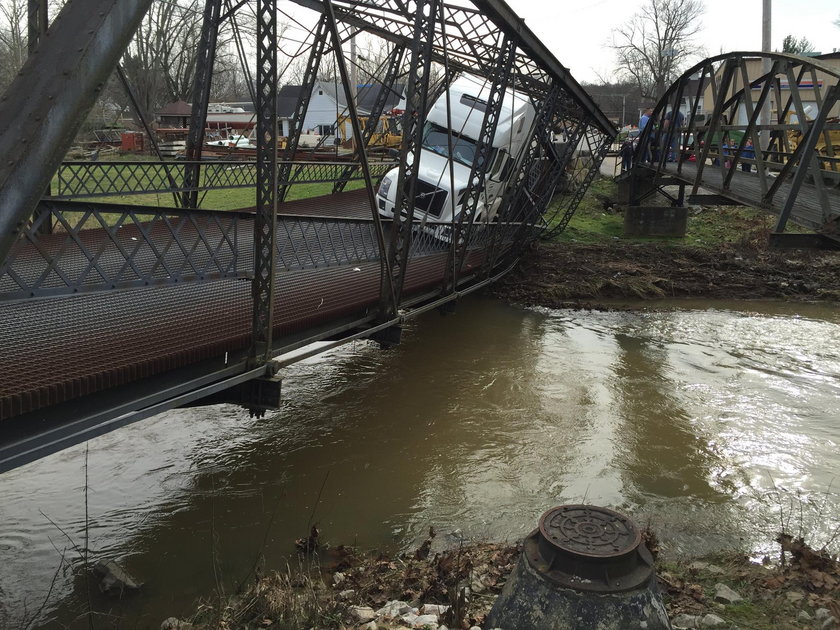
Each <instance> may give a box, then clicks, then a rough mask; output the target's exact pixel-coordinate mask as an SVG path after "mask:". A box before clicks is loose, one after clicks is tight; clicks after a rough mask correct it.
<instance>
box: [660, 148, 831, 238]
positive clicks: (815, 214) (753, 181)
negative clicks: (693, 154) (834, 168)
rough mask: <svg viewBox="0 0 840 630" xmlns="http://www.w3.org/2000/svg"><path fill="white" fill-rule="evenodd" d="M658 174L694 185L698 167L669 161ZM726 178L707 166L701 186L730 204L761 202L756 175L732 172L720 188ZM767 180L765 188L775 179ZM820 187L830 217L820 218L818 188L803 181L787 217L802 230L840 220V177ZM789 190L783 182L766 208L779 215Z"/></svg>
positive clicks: (717, 168) (787, 182) (720, 171)
mask: <svg viewBox="0 0 840 630" xmlns="http://www.w3.org/2000/svg"><path fill="white" fill-rule="evenodd" d="M661 173H663V174H666V175H669V176H671V177H675V178H677V179H680V180H682V181H684V182H686V183H688V184H693V183H694V179H695V177H696V176H697V164H696V163H695V162H683V163H682V164H681V165H680V168H679V170H678V169H677V163H675V162H668V163H666V164H665V165H664V169H663V170H662V171H661ZM725 176H726V172H725V171H724V170H723V169H721V168H720V167H716V166H712V165H709V164H707V165H706V166H705V167H704V168H703V182H702V184H701V187H702V188H704V189H706V190H710V191H712V192H714V193H717V194H719V195H722V196H724V197H727V198H729V199H732V200H733V201H737V202H739V203H743V204H746V205H751V206H755V205H757V204H758V202H759V200H760V199H762V197H763V192H764V191H763V190H762V188H761V179H760V177H759V175H758V173H755V172H751V173H747V172H746V171H741V170H737V171H735V172H734V173H733V177H732V181H731V182H730V185H729V188H724V187H723V183H724V178H725ZM768 179H769V183H768V185H772V184H773V181H774V179H773V178H772V177H771V178H768ZM823 188H824V191H825V195H826V198H827V200H828V204H829V205H828V207H829V214H828V215H827V216H823V210H822V205H821V203H820V196H819V189H818V187H817V186H816V185H815V184H814V183H813V180H812V181H810V182H808V181H806V182H804V183H803V184H802V188H801V189H800V190H799V194H798V195H797V197H796V203H795V205H794V208H793V211H792V212H791V216H790V219H791V221H793V222H794V223H796V224H798V225H801V226H803V227H807V228H810V229H813V230H819V229H821V228H822V227H823V225H824V224H825V222H826V221H828V220H831V219H836V218H838V217H840V175H839V176H838V177H837V178H836V179H835V181H833V182H831V181H826V182H825V184H824V187H823ZM790 190H791V182H790V181H789V180H786V181H784V182H783V183H782V184H781V185H780V186H779V190H778V192H777V193H776V195H775V197H774V199H775V200H777V201H775V202H774V204H773V205H772V206H771V207H770V208H768V209H770V210H773V211H775V212H778V211H779V210H780V209H781V207H780V205H779V204H781V203H783V202H784V200H785V199H787V197H788V195H789V194H790Z"/></svg>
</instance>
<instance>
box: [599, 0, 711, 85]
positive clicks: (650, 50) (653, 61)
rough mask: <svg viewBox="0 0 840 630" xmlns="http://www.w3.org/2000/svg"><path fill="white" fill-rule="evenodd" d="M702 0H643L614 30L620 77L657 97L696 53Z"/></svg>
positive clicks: (614, 44) (614, 46) (702, 9)
mask: <svg viewBox="0 0 840 630" xmlns="http://www.w3.org/2000/svg"><path fill="white" fill-rule="evenodd" d="M703 11H704V6H703V2H702V0H646V2H645V4H643V5H642V9H641V11H639V12H638V13H637V14H636V15H634V16H633V18H632V20H631V21H630V23H629V24H626V25H625V26H620V27H618V28H616V29H615V31H614V32H613V43H612V48H613V49H614V50H615V52H616V58H617V64H618V72H619V75H620V77H621V78H623V79H625V80H629V81H632V82H634V83H635V84H636V85H638V86H639V90H640V91H641V93H642V96H645V97H647V98H651V99H656V100H658V99H659V97H660V96H662V94H663V93H664V92H665V90H666V88H667V87H668V86H669V85H670V84H671V83H672V82H673V81H674V80H675V79H676V78H677V76H678V75H679V72H680V71H681V70H682V69H683V68H684V67H685V66H686V65H687V63H688V62H689V61H690V60H691V59H692V58H693V57H696V56H697V55H698V49H697V47H696V46H695V42H694V37H695V36H696V35H697V34H698V33H699V32H700V29H701V23H700V17H701V16H702V15H703Z"/></svg>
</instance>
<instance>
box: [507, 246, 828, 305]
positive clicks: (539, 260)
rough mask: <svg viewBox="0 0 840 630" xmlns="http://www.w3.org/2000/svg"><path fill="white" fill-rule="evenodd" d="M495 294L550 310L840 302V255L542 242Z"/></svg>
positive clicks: (739, 249)
mask: <svg viewBox="0 0 840 630" xmlns="http://www.w3.org/2000/svg"><path fill="white" fill-rule="evenodd" d="M491 292H492V293H493V294H494V295H496V296H497V297H500V298H502V299H505V300H507V301H509V302H514V303H517V304H521V305H525V306H545V307H550V308H562V307H570V306H571V307H599V306H603V304H602V303H601V301H612V300H621V299H629V300H639V299H655V298H709V299H745V300H747V299H764V298H767V299H791V300H825V301H840V252H819V251H808V250H786V251H780V250H769V249H766V248H755V247H739V246H736V245H726V246H723V247H721V248H719V249H707V248H692V247H674V246H672V245H664V244H658V243H633V244H630V243H622V242H620V241H615V242H612V243H606V244H575V243H546V242H541V243H537V244H536V245H535V246H534V248H533V249H532V250H531V251H530V252H529V253H528V254H527V255H526V256H525V258H524V259H523V260H522V262H521V264H520V265H519V266H518V267H517V269H516V270H515V271H514V272H512V273H511V274H509V275H508V276H507V277H506V278H505V279H503V280H502V281H501V282H499V283H497V284H496V285H495V286H494V287H493V288H492V289H491Z"/></svg>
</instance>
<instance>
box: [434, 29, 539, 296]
mask: <svg viewBox="0 0 840 630" xmlns="http://www.w3.org/2000/svg"><path fill="white" fill-rule="evenodd" d="M515 54H516V41H515V40H511V39H508V38H507V37H505V41H504V42H503V43H502V45H501V46H500V54H499V58H498V60H497V63H496V67H495V68H494V69H493V73H492V75H491V76H490V79H489V81H490V94H489V95H488V96H487V104H486V106H485V107H486V109H485V111H484V119H483V121H482V123H481V132H480V134H479V137H478V138H476V144H475V154H474V156H473V163H472V168H471V169H470V177H469V179H468V180H467V191H466V193H464V203H463V208H462V210H461V212H460V214H459V216H458V218H457V221H456V223H455V229H454V230H453V231H452V240H453V241H454V244H455V247H453V248H452V249H450V251H449V262H448V263H447V265H446V279H445V280H444V287H443V290H444V292H445V293H449V292H451V291H453V290H454V288H455V287H456V286H457V285H458V279H459V276H460V275H461V270H462V269H463V267H464V261H465V260H466V257H467V247H468V245H469V242H470V237H471V235H472V231H473V224H474V223H475V216H476V213H477V211H478V202H479V200H480V199H481V197H482V195H483V194H484V192H485V190H484V188H485V187H484V184H485V181H486V180H487V171H488V169H489V168H490V158H491V156H492V153H493V138H494V136H495V135H496V127H497V126H498V124H499V116H500V115H501V112H502V104H503V100H504V95H505V90H506V89H507V87H508V82H509V79H510V72H511V68H512V67H513V58H514V56H515ZM529 132H531V133H532V132H533V130H532V129H531V130H529ZM452 194H453V195H454V194H455V191H454V190H453V191H452ZM489 203H490V202H489V201H486V204H487V205H488V206H489ZM485 211H486V212H489V211H490V208H489V207H486V208H485ZM485 218H488V219H489V217H485Z"/></svg>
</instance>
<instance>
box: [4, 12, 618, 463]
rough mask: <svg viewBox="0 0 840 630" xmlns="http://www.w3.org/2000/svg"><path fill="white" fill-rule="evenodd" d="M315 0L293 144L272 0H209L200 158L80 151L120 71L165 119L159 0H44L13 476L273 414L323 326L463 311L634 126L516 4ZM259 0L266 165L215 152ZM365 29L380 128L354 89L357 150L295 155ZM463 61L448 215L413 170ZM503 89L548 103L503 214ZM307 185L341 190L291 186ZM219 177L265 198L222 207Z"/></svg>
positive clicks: (22, 180)
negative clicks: (461, 185)
mask: <svg viewBox="0 0 840 630" xmlns="http://www.w3.org/2000/svg"><path fill="white" fill-rule="evenodd" d="M296 2H297V3H298V4H299V5H302V6H303V7H304V8H306V9H308V10H309V12H310V14H311V15H310V17H311V20H310V21H311V22H312V23H313V24H314V26H312V28H311V30H310V31H309V34H308V37H307V39H306V42H305V45H304V46H302V49H301V51H302V52H301V56H302V58H304V59H305V60H306V66H305V72H304V78H303V80H302V85H303V87H302V89H301V91H300V97H299V99H298V101H297V103H296V108H295V115H294V116H293V118H292V121H291V126H292V129H291V132H290V134H289V136H288V139H287V142H286V144H285V148H284V149H278V148H277V147H278V146H280V145H278V142H277V141H278V131H277V90H278V81H280V80H282V77H281V76H279V75H280V71H279V70H280V66H281V65H282V63H281V62H282V59H280V58H278V47H279V45H280V44H281V42H280V41H279V35H278V17H277V16H278V10H277V0H206V3H205V8H204V14H203V22H202V30H201V37H200V43H199V46H198V50H197V59H196V79H195V83H194V87H193V95H192V118H191V126H190V129H189V135H188V140H187V150H186V159H185V160H183V161H165V160H163V159H158V160H156V161H148V162H63V157H64V155H65V154H66V152H67V150H68V149H69V148H70V146H71V144H72V143H73V139H74V137H75V135H76V133H77V132H78V130H79V128H80V125H81V123H82V121H83V120H84V118H85V115H86V113H87V112H88V111H89V110H90V108H91V107H92V105H93V103H94V102H95V100H96V98H97V96H98V95H99V94H100V92H101V91H102V89H103V86H104V85H105V83H106V81H107V80H108V79H109V77H110V76H111V75H112V73H113V72H114V70H115V69H116V71H117V75H118V77H119V79H120V81H121V82H122V83H123V85H124V87H125V89H126V90H127V93H128V95H129V97H130V98H131V100H132V102H133V103H134V106H135V110H136V111H135V114H136V116H137V117H138V118H139V119H140V120H141V121H143V123H144V124H146V125H148V120H147V119H146V117H145V113H144V112H143V111H141V108H140V107H139V106H137V99H136V98H135V97H134V93H133V90H132V86H131V85H130V83H129V81H128V80H127V79H126V76H125V73H124V72H123V71H122V69H121V68H120V66H119V60H120V57H121V55H122V54H123V52H124V50H125V49H126V46H127V45H128V43H129V41H130V39H131V37H132V36H133V34H134V32H135V30H136V29H137V27H138V25H139V23H140V22H141V20H142V19H143V17H144V15H145V13H146V12H147V10H148V9H149V6H150V5H151V3H152V0H119V1H118V2H117V1H115V0H85V2H79V1H71V2H68V3H67V4H66V5H65V7H64V8H63V9H62V10H61V12H60V13H59V14H58V15H57V16H55V19H54V20H50V19H49V17H50V16H48V15H47V2H46V0H30V2H29V4H28V6H29V51H30V56H29V58H28V61H27V62H26V64H25V66H24V67H23V69H22V71H21V72H20V74H19V75H18V76H17V77H16V79H15V81H14V83H13V84H12V85H11V87H10V88H9V89H8V90H7V92H6V93H5V95H4V96H3V97H2V99H0V126H2V129H0V156H2V160H0V339H2V351H0V429H1V430H0V471H2V470H7V469H9V468H12V467H15V466H19V465H21V464H24V463H26V462H29V461H32V460H34V459H36V458H39V457H42V456H44V455H46V454H49V453H52V452H55V451H57V450H60V449H62V448H65V447H67V446H69V445H71V444H74V443H78V442H80V441H83V440H86V439H89V438H91V437H94V436H96V435H99V434H102V433H104V432H107V431H110V430H112V429H115V428H117V427H120V426H124V425H126V424H128V423H131V422H134V421H137V420H140V419H143V418H146V417H149V416H151V415H154V414H157V413H159V412H161V411H164V410H166V409H170V408H174V407H178V406H185V405H196V404H209V403H213V402H220V401H228V402H235V403H238V404H242V405H244V406H246V407H248V408H250V409H252V410H253V411H255V412H257V413H259V412H261V411H263V410H265V409H271V408H276V407H277V405H278V403H279V395H280V381H279V376H280V375H279V374H278V369H279V368H281V367H282V366H283V365H287V364H288V363H289V362H291V361H293V360H296V359H299V358H302V357H303V356H306V353H307V352H310V351H312V352H314V350H307V349H306V348H307V347H308V346H310V344H312V343H313V342H317V341H320V342H327V343H322V344H319V348H318V351H322V350H323V349H325V348H327V347H331V345H336V344H340V343H344V342H347V341H349V340H353V339H359V338H366V337H367V338H373V339H375V340H377V341H379V342H380V343H382V344H383V345H388V344H393V343H396V342H398V340H399V329H400V325H401V323H402V322H403V321H405V319H406V318H407V317H411V316H415V315H417V314H419V313H422V312H424V311H428V310H430V309H447V308H449V309H451V307H452V305H453V304H454V302H455V301H456V300H457V299H458V298H459V297H460V296H462V295H464V294H465V293H468V292H470V291H474V290H476V289H478V288H479V287H481V286H483V285H485V284H487V283H489V282H492V281H493V280H495V279H496V278H498V277H499V276H501V275H502V274H504V273H505V272H506V271H508V270H509V269H510V268H511V267H512V266H513V265H514V264H515V263H516V261H517V259H518V257H519V256H520V254H521V253H522V252H523V250H524V249H525V248H526V247H527V246H528V244H529V242H531V241H532V240H533V239H535V238H536V237H537V236H538V235H539V234H540V233H542V232H544V231H545V230H547V229H549V230H551V229H562V227H563V226H565V224H566V223H567V222H568V220H569V218H570V217H571V215H572V213H573V212H574V210H575V208H576V206H577V204H578V202H579V201H580V199H581V197H582V195H583V193H584V191H585V190H586V188H587V186H588V185H589V183H590V182H591V180H592V178H593V177H594V175H595V173H596V172H597V170H598V166H599V164H600V161H601V159H602V158H603V155H604V153H605V151H606V148H607V146H608V144H609V143H610V141H611V139H612V137H613V136H614V133H615V132H614V130H613V127H612V126H611V125H610V123H609V121H608V120H607V119H606V118H605V117H604V115H603V114H602V113H601V111H600V110H599V109H598V108H597V107H596V106H595V105H594V103H593V102H592V100H591V99H590V98H589V96H588V95H587V94H586V93H585V92H584V91H583V90H582V89H581V87H580V86H579V85H578V83H577V82H576V81H575V80H574V79H573V78H572V76H571V75H570V74H569V72H568V70H567V69H566V68H565V67H563V66H562V65H561V64H560V63H559V62H558V61H557V60H556V59H555V58H554V57H553V56H552V55H551V54H550V53H549V51H548V50H547V48H546V47H545V46H544V45H543V44H542V43H541V42H540V41H539V40H537V38H536V37H535V36H534V35H533V34H532V33H531V31H530V30H529V29H528V28H527V27H526V26H525V25H524V23H523V22H522V20H520V19H519V18H518V17H517V16H516V15H515V14H514V13H513V12H512V10H511V9H510V7H508V5H506V4H505V3H504V2H502V1H501V0H473V1H472V2H466V1H452V2H445V1H442V0H408V1H407V0H361V1H351V0H296ZM244 10H248V11H249V14H251V15H254V14H255V15H256V40H255V42H253V44H252V45H253V46H255V48H256V57H257V59H256V73H255V76H254V77H253V80H252V82H251V84H252V87H253V100H254V103H255V109H256V114H255V116H256V129H257V149H256V159H255V160H251V161H245V162H243V161H212V162H211V161H207V160H203V159H202V146H203V144H204V134H205V126H206V117H207V105H208V101H209V98H210V89H211V78H212V76H213V64H214V59H215V57H216V49H217V40H218V35H219V31H220V28H222V27H223V26H225V25H227V26H231V27H232V29H233V32H234V33H235V34H236V41H237V46H238V47H240V50H244V48H245V44H246V43H245V42H243V41H242V32H243V29H242V28H239V25H238V23H237V18H238V16H240V15H241V12H242V11H244ZM360 32H361V33H364V34H366V36H367V37H371V38H376V39H377V40H378V41H379V42H380V44H381V45H382V46H383V48H384V49H386V50H387V51H388V54H387V55H386V57H387V58H386V61H385V62H384V63H383V64H382V67H381V69H380V70H381V72H380V75H379V76H378V77H377V79H378V80H379V81H380V82H381V83H382V84H383V85H384V86H385V89H383V90H382V91H381V92H380V94H379V97H378V98H377V99H376V103H375V104H374V105H373V107H372V111H370V112H369V113H368V114H366V115H368V116H369V118H368V120H367V125H366V126H365V130H364V131H363V130H362V129H361V125H360V114H359V112H358V111H357V110H356V107H355V105H354V100H353V98H351V96H350V94H347V95H346V96H347V98H346V101H347V103H348V106H347V107H348V112H347V113H348V115H349V118H350V119H351V121H352V123H353V128H354V129H353V136H354V138H357V139H360V141H358V142H356V149H355V150H354V152H353V155H352V160H349V161H333V162H317V163H316V162H306V161H300V160H296V159H295V158H296V157H299V152H298V149H299V146H298V145H299V139H300V135H301V132H302V131H303V121H304V117H305V114H306V112H307V108H308V105H309V100H310V98H311V93H312V87H313V86H314V85H315V81H316V78H317V77H318V74H319V69H321V68H322V67H325V66H326V64H333V66H334V67H335V68H337V70H338V73H339V77H340V84H341V85H342V86H345V88H346V86H348V85H350V81H349V68H348V66H349V65H350V63H351V59H349V58H348V55H347V54H346V53H345V51H346V49H347V48H348V41H349V40H350V38H351V37H353V36H355V35H357V34H358V33H360ZM243 56H244V55H243ZM462 73H469V74H471V75H474V76H477V77H481V78H483V79H484V80H485V81H486V85H487V86H489V94H490V96H489V97H488V99H487V102H486V103H485V104H483V108H484V114H483V122H482V125H481V131H480V137H479V138H478V140H477V143H476V152H475V159H474V161H473V164H472V166H471V172H470V178H469V180H468V181H469V185H468V187H467V189H466V192H465V193H464V194H463V197H462V199H463V209H462V211H461V212H460V214H459V215H458V216H457V217H456V218H455V219H453V220H452V221H450V222H446V223H441V222H435V221H431V220H426V219H425V218H421V214H422V213H421V212H418V211H417V210H416V209H415V200H416V199H418V198H419V196H418V195H419V194H420V193H419V189H418V178H417V172H416V171H417V165H418V164H419V161H420V159H419V158H420V147H421V142H422V132H423V126H424V121H425V115H426V112H427V111H428V109H429V107H430V106H431V104H432V102H433V100H434V99H435V98H436V97H437V96H438V95H440V94H443V93H444V92H445V87H446V85H447V84H448V83H449V82H451V81H452V80H453V79H454V78H455V77H456V76H457V75H459V74H462ZM436 77H437V78H436ZM398 83H399V84H403V85H405V86H406V87H405V102H406V109H405V113H404V115H403V118H402V127H403V141H402V146H401V148H400V150H399V154H398V155H397V156H394V157H393V158H389V159H386V160H383V159H373V158H372V157H371V155H369V154H368V151H367V148H366V147H367V144H368V141H370V139H371V135H370V134H371V133H372V132H373V131H374V130H375V128H376V124H375V122H376V121H377V120H379V117H380V115H381V114H382V110H383V108H384V105H385V100H386V99H385V96H386V95H387V91H388V90H394V89H395V86H396V85H397V84H398ZM505 90H510V91H516V92H517V93H519V94H522V95H525V96H526V97H527V98H528V99H530V102H531V103H532V104H533V106H534V108H535V111H536V124H535V126H534V128H533V130H532V131H531V134H530V141H529V142H528V143H527V144H526V149H525V150H524V152H523V154H522V155H521V156H520V157H519V158H518V159H517V160H516V161H515V163H514V167H513V168H514V170H513V175H512V178H511V184H510V185H509V186H508V188H507V190H506V191H505V192H504V193H503V195H502V199H501V205H500V206H499V207H500V210H499V212H498V215H497V217H496V219H495V220H494V221H492V222H486V221H482V220H476V218H477V215H478V214H479V213H478V211H477V209H478V208H479V202H480V198H481V196H482V190H483V188H484V182H485V177H486V171H487V170H488V166H489V164H490V160H491V159H492V157H493V151H492V146H491V141H492V138H493V136H494V131H495V128H496V124H497V122H498V120H499V117H500V112H501V107H502V95H503V93H504V91H505ZM552 132H562V134H563V135H564V136H565V138H566V139H567V142H566V143H565V144H557V143H552V142H551V134H552ZM150 135H151V134H150ZM395 166H398V167H399V177H398V182H397V190H398V192H399V194H398V200H397V209H398V212H395V217H396V218H395V219H393V220H386V219H384V218H382V217H380V214H379V212H378V208H377V202H376V197H375V190H376V185H377V182H378V180H379V179H380V178H381V177H382V176H383V174H384V173H385V172H387V171H388V170H389V169H391V168H393V167H395ZM304 184H309V185H320V186H322V187H324V186H325V187H326V190H325V191H324V192H326V193H329V194H324V195H321V196H317V197H310V198H304V199H301V198H297V199H294V197H295V193H296V190H298V189H299V188H300V187H301V186H302V185H304ZM558 185H560V188H562V189H563V190H564V192H563V194H562V195H561V197H560V199H561V202H560V203H557V202H556V199H555V204H553V205H552V206H551V208H552V209H551V210H549V206H548V203H549V200H550V199H551V197H552V194H553V193H554V192H555V190H557V189H558ZM220 190H227V191H237V190H243V191H250V194H251V195H252V199H253V201H251V202H250V203H248V204H242V205H243V206H244V207H236V208H235V209H230V208H227V207H223V206H222V205H221V202H219V201H218V200H219V199H220V198H221V197H220V196H219V195H218V193H219V191H220ZM418 203H419V202H418ZM310 347H311V346H310ZM296 350H297V351H299V353H298V355H297V356H296V357H291V358H290V353H293V351H296Z"/></svg>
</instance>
